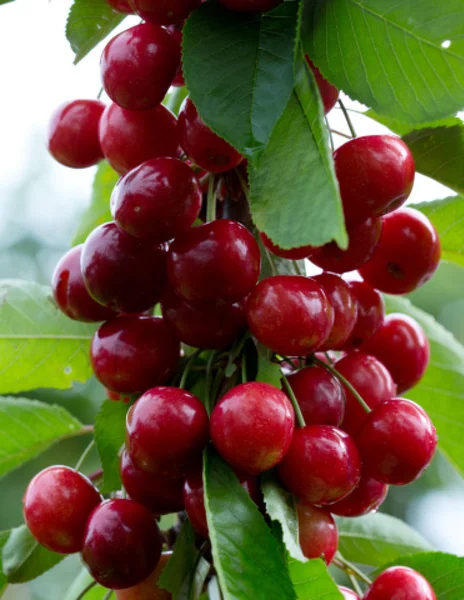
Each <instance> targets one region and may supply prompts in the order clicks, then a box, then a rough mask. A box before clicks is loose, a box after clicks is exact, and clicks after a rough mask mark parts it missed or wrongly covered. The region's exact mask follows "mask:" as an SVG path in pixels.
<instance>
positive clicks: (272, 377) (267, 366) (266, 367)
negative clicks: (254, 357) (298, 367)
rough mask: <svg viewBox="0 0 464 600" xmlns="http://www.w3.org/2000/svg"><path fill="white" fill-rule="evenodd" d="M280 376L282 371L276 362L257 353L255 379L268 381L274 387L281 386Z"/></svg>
mask: <svg viewBox="0 0 464 600" xmlns="http://www.w3.org/2000/svg"><path fill="white" fill-rule="evenodd" d="M281 377H282V371H281V369H280V366H279V365H278V364H276V363H273V362H271V361H270V360H267V359H266V358H264V356H262V355H261V354H259V355H258V373H257V375H256V381H262V382H264V383H269V384H270V385H273V386H275V387H276V388H279V389H280V387H281V383H280V378H281Z"/></svg>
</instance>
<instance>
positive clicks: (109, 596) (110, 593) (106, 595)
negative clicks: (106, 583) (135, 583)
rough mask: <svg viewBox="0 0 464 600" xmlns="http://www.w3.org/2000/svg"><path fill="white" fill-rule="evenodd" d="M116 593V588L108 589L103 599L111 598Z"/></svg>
mask: <svg viewBox="0 0 464 600" xmlns="http://www.w3.org/2000/svg"><path fill="white" fill-rule="evenodd" d="M113 594H114V590H108V591H107V592H106V594H105V596H104V597H103V600H110V598H111V596H112V595H113Z"/></svg>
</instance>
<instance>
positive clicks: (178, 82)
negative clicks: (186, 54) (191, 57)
mask: <svg viewBox="0 0 464 600" xmlns="http://www.w3.org/2000/svg"><path fill="white" fill-rule="evenodd" d="M183 27H184V22H183V21H182V22H180V23H177V24H176V25H168V26H167V27H166V30H167V31H169V33H170V34H171V35H172V37H173V38H174V40H175V41H176V43H177V44H178V46H179V51H180V52H181V53H182V41H183V37H184V36H183V33H182V29H183ZM180 62H181V64H180V66H179V69H178V71H177V73H176V76H175V77H174V79H173V81H172V85H174V86H176V87H182V86H183V85H185V79H184V71H183V68H182V58H181V61H180Z"/></svg>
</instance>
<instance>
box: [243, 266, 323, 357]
mask: <svg viewBox="0 0 464 600" xmlns="http://www.w3.org/2000/svg"><path fill="white" fill-rule="evenodd" d="M246 313H247V320H248V325H249V327H250V329H251V331H252V333H253V335H254V336H255V337H256V338H257V340H258V341H259V342H261V343H262V344H264V345H265V346H266V347H267V348H270V349H271V350H273V351H274V352H277V353H279V354H284V355H289V356H307V355H308V354H312V352H314V351H315V350H316V349H318V348H319V347H320V346H321V345H322V344H323V343H324V342H325V340H326V339H327V338H328V336H329V333H330V331H331V329H332V325H333V322H334V311H333V308H332V305H331V304H330V302H329V299H328V298H327V295H326V293H325V292H324V290H323V289H322V287H321V286H320V285H319V284H318V283H317V282H316V281H314V279H310V278H309V277H302V276H299V275H276V276H274V277H268V278H267V279H263V281H261V282H260V283H259V284H258V285H257V286H256V287H255V289H254V290H253V291H252V293H251V294H250V295H249V297H248V298H247V303H246Z"/></svg>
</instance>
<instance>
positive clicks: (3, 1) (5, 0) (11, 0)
mask: <svg viewBox="0 0 464 600" xmlns="http://www.w3.org/2000/svg"><path fill="white" fill-rule="evenodd" d="M8 2H13V0H0V6H1V5H2V4H8Z"/></svg>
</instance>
